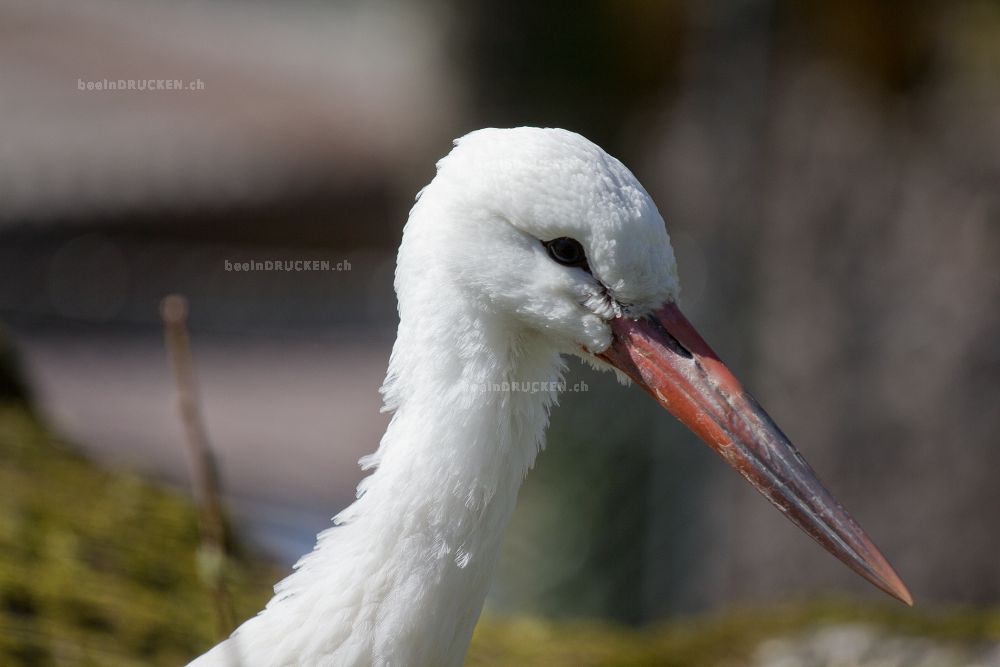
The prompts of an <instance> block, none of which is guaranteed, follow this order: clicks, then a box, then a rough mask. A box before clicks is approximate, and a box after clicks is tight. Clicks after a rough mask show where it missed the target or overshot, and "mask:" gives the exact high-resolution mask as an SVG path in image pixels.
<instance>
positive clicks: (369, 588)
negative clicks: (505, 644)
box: [192, 128, 678, 667]
mask: <svg viewBox="0 0 1000 667" xmlns="http://www.w3.org/2000/svg"><path fill="white" fill-rule="evenodd" d="M563 236H568V237H572V238H574V239H576V240H578V241H579V242H580V243H581V244H582V245H583V247H584V248H585V250H586V253H587V258H588V262H589V266H590V268H591V271H592V275H591V274H588V273H587V272H585V271H584V270H582V269H580V268H571V267H566V266H562V265H560V264H558V263H557V262H555V261H553V260H552V259H551V258H550V257H549V256H548V255H547V253H546V250H545V248H544V246H543V245H542V241H547V240H551V239H553V238H557V237H563ZM395 287H396V294H397V296H398V299H399V319H400V322H399V330H398V336H397V339H396V343H395V345H394V347H393V350H392V356H391V358H390V361H389V370H388V373H387V375H386V379H385V383H384V384H383V386H382V395H383V397H384V403H385V410H389V411H393V413H394V414H393V417H392V420H391V423H390V425H389V428H388V430H387V431H386V433H385V435H384V436H383V438H382V441H381V443H380V445H379V448H378V451H376V452H375V453H374V454H372V455H370V456H367V457H365V458H364V459H362V467H364V468H365V469H369V468H374V469H375V471H374V472H373V473H372V474H371V475H370V476H369V477H367V478H366V479H365V480H364V481H363V482H362V483H361V485H360V486H359V488H358V499H357V501H355V502H354V504H352V505H351V506H350V507H348V508H347V509H345V510H344V511H343V512H341V513H340V514H339V515H338V516H337V517H336V519H335V523H336V524H337V525H336V526H335V527H332V528H330V529H328V530H326V531H324V532H322V533H320V535H319V537H318V539H317V543H316V547H315V549H314V551H313V552H312V553H310V554H308V555H307V556H305V557H304V558H302V560H301V561H299V563H298V564H297V566H296V571H295V572H294V573H293V574H292V575H291V576H289V577H288V578H287V579H285V580H284V581H282V582H281V583H279V584H278V585H277V587H276V588H275V596H274V598H273V599H272V600H271V602H270V603H269V604H268V605H267V607H266V608H265V609H264V610H263V611H262V612H261V613H260V614H259V615H258V616H256V617H254V618H252V619H250V620H249V621H247V622H246V623H244V624H243V625H242V626H241V627H240V628H239V629H238V630H237V631H236V632H235V633H234V634H233V636H232V637H231V638H230V639H229V640H227V641H226V642H223V643H222V644H220V645H219V646H217V647H216V648H215V649H213V650H212V651H211V652H209V653H207V654H206V655H205V656H202V657H201V658H200V659H198V660H195V661H194V662H193V663H192V665H195V666H197V667H209V666H216V665H218V666H222V665H241V666H244V667H258V666H260V667H279V666H286V665H287V666H291V665H296V666H303V667H308V666H313V665H336V666H362V665H364V666H368V665H384V666H389V665H392V666H398V667H420V666H433V667H444V666H449V665H460V664H461V663H462V661H463V659H464V656H465V653H466V651H467V648H468V645H469V641H470V639H471V637H472V631H473V628H474V627H475V625H476V621H477V619H478V617H479V613H480V610H481V609H482V605H483V602H484V600H485V597H486V593H487V590H488V588H489V584H490V579H491V577H492V574H493V570H494V567H495V565H496V558H497V554H498V553H499V550H500V541H501V539H502V536H503V532H504V529H505V527H506V525H507V522H508V520H509V519H510V515H511V512H512V511H513V510H514V505H515V503H516V500H517V493H518V489H519V487H520V485H521V482H522V480H523V478H524V476H525V474H526V473H527V471H528V470H529V469H530V468H531V467H532V465H533V463H534V461H535V456H536V455H537V453H538V452H539V450H540V449H541V448H542V447H543V446H544V433H545V427H546V425H547V423H548V412H549V408H550V406H552V405H553V403H554V402H555V400H556V393H555V391H554V389H553V388H554V386H555V383H556V382H557V381H559V380H560V379H561V374H562V372H563V363H562V361H561V358H560V355H561V354H564V353H568V354H576V355H579V356H580V357H581V358H583V359H585V360H586V361H587V362H588V363H591V364H594V365H596V366H599V367H602V368H604V369H607V368H608V366H607V365H606V364H604V363H603V362H600V361H599V360H598V359H597V358H596V357H594V356H593V354H591V353H590V352H594V353H599V352H601V351H603V350H604V349H605V348H606V347H607V346H608V345H609V344H610V342H611V333H610V329H609V327H608V325H607V320H608V319H610V318H612V317H615V316H618V315H620V314H621V313H622V312H623V311H625V312H627V313H628V314H631V315H637V314H640V313H642V312H645V311H648V310H651V309H653V308H655V307H657V306H659V305H660V304H662V303H663V302H665V301H667V300H669V299H676V297H677V292H678V282H677V274H676V268H675V264H674V256H673V252H672V250H671V248H670V242H669V239H668V237H667V232H666V229H665V226H664V223H663V220H662V218H661V217H660V215H659V213H658V212H657V210H656V207H655V205H654V204H653V202H652V200H651V199H650V198H649V196H648V195H647V194H646V191H645V190H644V189H643V188H642V186H641V185H640V184H639V183H638V181H637V180H636V179H635V177H634V176H633V175H632V174H631V173H630V172H629V171H628V169H626V168H625V167H624V166H623V165H622V164H621V163H620V162H618V161H617V160H615V159H614V158H612V157H610V156H609V155H607V154H606V153H605V152H604V151H602V150H601V149H600V148H598V147H597V146H595V145H594V144H592V143H590V142H589V141H587V140H586V139H584V138H583V137H581V136H579V135H577V134H573V133H571V132H567V131H564V130H555V129H537V128H517V129H508V130H499V129H487V130H480V131H478V132H473V133H472V134H469V135H467V136H465V137H463V138H462V139H459V140H458V141H456V144H455V148H454V150H453V151H452V152H451V153H450V154H449V155H448V156H447V157H446V158H444V159H443V160H441V161H440V162H439V163H438V173H437V176H436V177H435V178H434V180H433V181H432V182H431V183H430V184H429V185H428V186H427V187H426V188H424V189H423V190H422V191H421V194H420V196H419V198H418V200H417V203H416V204H415V205H414V207H413V209H412V211H411V212H410V217H409V220H408V222H407V224H406V228H405V230H404V232H403V241H402V244H401V246H400V248H399V255H398V262H397V271H396V281H395ZM588 351H590V352H588ZM514 382H518V383H524V382H528V383H531V382H535V383H538V382H544V383H551V384H546V385H544V388H545V389H546V390H545V391H540V392H537V393H536V392H524V391H504V390H503V388H504V387H505V386H507V387H509V386H511V384H512V383H514ZM504 383H507V385H504ZM534 386H539V385H537V384H536V385H534ZM497 388H499V389H500V390H499V391H497V390H495V389H497Z"/></svg>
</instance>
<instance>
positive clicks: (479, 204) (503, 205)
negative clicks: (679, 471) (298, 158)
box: [397, 127, 912, 604]
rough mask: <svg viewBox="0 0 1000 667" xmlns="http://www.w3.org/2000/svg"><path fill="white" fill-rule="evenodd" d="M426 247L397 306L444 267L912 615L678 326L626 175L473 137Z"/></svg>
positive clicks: (879, 565) (649, 211)
mask: <svg viewBox="0 0 1000 667" xmlns="http://www.w3.org/2000/svg"><path fill="white" fill-rule="evenodd" d="M418 210H419V212H420V215H416V213H417V211H418ZM417 220H419V230H417V229H412V228H411V225H414V223H415V221H417ZM407 237H408V238H407ZM414 246H421V247H422V249H423V250H425V252H422V253H417V252H404V251H403V250H401V252H400V260H399V261H400V265H399V271H398V272H397V291H398V292H399V295H400V306H401V309H402V308H404V307H405V306H404V302H405V291H406V289H407V285H406V284H405V282H406V281H405V280H402V278H403V277H405V276H415V275H416V274H417V272H419V271H426V270H429V267H426V266H418V265H416V263H415V262H416V260H415V259H414V258H415V257H422V258H423V261H426V260H427V259H428V257H433V261H434V262H435V265H436V266H435V268H436V269H437V270H439V271H441V272H442V275H446V276H448V278H449V280H450V282H451V283H452V285H453V286H454V287H455V288H456V289H458V290H461V291H463V292H464V293H466V294H467V295H468V297H469V299H468V300H469V302H471V303H474V304H477V305H478V307H481V308H483V309H485V310H488V311H491V312H493V313H498V314H499V315H501V316H502V317H501V319H502V320H503V321H505V322H509V323H511V325H512V326H514V327H516V328H519V329H521V330H528V331H531V332H533V333H535V334H537V335H539V336H541V337H542V338H544V339H545V340H547V341H548V342H550V343H551V344H552V345H553V346H555V347H556V349H558V350H560V351H562V352H567V353H572V354H576V355H578V356H580V357H581V358H583V359H585V360H587V361H590V362H596V363H597V364H599V365H606V366H610V367H613V368H615V369H617V370H618V371H619V372H620V373H623V374H625V375H627V376H628V377H630V378H631V379H632V380H633V381H634V382H635V383H636V384H638V385H640V386H641V387H643V388H644V389H645V390H646V391H648V392H649V393H650V394H651V395H652V396H653V398H655V399H656V400H657V401H658V402H659V403H660V404H661V405H662V406H663V407H665V408H666V409H667V410H669V411H670V412H671V413H673V414H674V415H675V416H676V417H677V418H678V419H679V420H680V421H681V422H682V423H684V424H685V425H686V426H687V427H688V428H690V429H691V430H692V431H694V432H695V433H696V434H697V435H698V436H699V437H700V438H701V439H702V440H703V441H704V442H705V443H706V444H708V445H709V446H710V447H711V448H712V449H713V450H715V451H716V452H717V453H718V454H719V455H720V456H722V458H723V459H725V460H726V461H727V462H728V463H729V464H730V465H731V466H732V467H734V468H735V469H736V470H738V471H739V472H740V473H741V474H742V475H743V476H744V477H745V478H746V479H747V480H748V481H749V482H750V483H751V484H752V485H753V486H754V487H755V488H756V489H757V490H758V491H759V492H760V493H762V494H763V495H764V496H765V497H766V498H767V499H768V500H769V501H770V502H771V503H772V504H774V505H775V506H776V507H777V508H778V509H779V510H780V511H781V512H782V513H783V514H785V516H787V517H788V518H789V519H790V520H791V521H792V522H793V523H795V524H796V525H797V526H799V528H801V529H802V530H804V531H805V532H806V533H808V534H809V535H810V536H811V537H813V538H814V539H815V540H816V541H817V542H819V543H820V544H821V545H822V546H823V547H824V548H826V549H827V550H828V551H830V552H831V553H832V554H833V555H835V556H836V557H837V558H839V559H840V560H842V561H843V562H844V563H846V564H847V565H848V566H849V567H851V568H852V569H854V570H855V571H856V572H858V573H859V574H860V575H861V576H863V577H864V578H866V579H868V580H869V581H870V582H872V583H873V584H874V585H875V586H877V587H879V588H880V589H882V590H884V591H886V592H887V593H889V594H890V595H892V596H894V597H896V598H898V599H900V600H902V601H903V602H906V603H907V604H912V600H911V598H910V594H909V592H908V591H907V589H906V586H905V585H904V584H903V582H902V581H901V580H900V579H899V577H898V576H897V575H896V573H895V571H894V570H893V569H892V567H891V566H890V565H889V563H888V562H887V561H886V559H885V558H884V557H883V556H882V554H881V553H880V552H879V550H878V549H877V548H876V547H875V545H874V544H873V543H872V541H871V540H870V539H869V538H868V536H867V535H866V534H865V532H864V531H863V530H862V529H861V527H860V526H859V525H858V524H857V523H856V522H855V521H854V519H852V518H851V516H850V515H849V514H848V513H847V512H846V511H845V510H844V509H843V507H841V505H840V504H839V503H838V502H837V501H836V499H834V498H833V496H832V495H830V493H829V492H828V491H827V490H826V489H825V488H824V487H823V486H822V484H821V483H820V482H819V480H818V479H817V478H816V475H815V474H814V473H813V471H812V469H811V468H810V467H809V465H808V464H807V463H806V462H805V460H804V459H803V458H802V456H801V455H800V454H799V453H798V452H797V451H796V450H795V448H794V447H793V446H792V444H791V442H789V440H788V438H787V437H786V436H785V435H784V433H782V432H781V430H780V429H779V428H778V426H777V425H776V424H775V423H774V421H773V420H772V419H771V418H770V417H769V416H768V415H767V413H766V412H764V410H763V409H762V408H761V407H760V406H759V405H758V404H757V402H756V401H755V400H754V399H753V397H752V396H750V395H749V394H748V393H747V392H746V390H744V388H743V387H742V385H741V384H740V382H739V381H738V380H737V379H736V377H735V376H734V375H733V373H732V372H731V371H730V370H729V369H728V368H727V367H726V365H725V364H723V363H722V361H721V360H720V359H719V357H718V356H717V355H716V354H715V352H713V351H712V349H711V348H710V347H709V346H708V345H707V344H706V343H705V341H704V340H703V339H702V338H701V336H699V335H698V333H697V331H696V330H695V329H694V327H693V326H692V325H691V324H690V323H689V322H688V320H687V319H686V318H685V317H684V315H683V314H682V313H681V311H680V309H679V308H678V306H677V299H678V293H679V285H678V279H677V266H676V262H675V260H674V253H673V250H672V249H671V247H670V239H669V237H668V235H667V231H666V227H665V225H664V222H663V218H662V217H660V214H659V212H658V211H657V209H656V206H655V205H654V203H653V201H652V200H651V198H650V197H649V195H648V194H647V193H646V191H645V190H644V189H643V187H642V185H640V184H639V182H638V181H637V180H636V178H635V176H633V175H632V173H631V172H630V171H629V170H628V169H627V168H626V167H625V166H624V165H622V163H621V162H619V161H618V160H616V159H615V158H613V157H611V156H609V155H608V154H607V153H605V152H604V151H603V150H601V149H600V148H599V147H598V146H596V145H594V144H593V143H591V142H590V141H588V140H586V139H585V138H583V137H581V136H580V135H578V134H574V133H572V132H567V131H565V130H556V129H538V128H527V127H523V128H516V129H506V130H501V129H486V130H479V131H477V132H473V133H471V134H469V135H466V136H465V137H463V138H462V139H459V140H458V141H457V142H456V146H455V149H454V150H453V151H452V152H451V153H450V154H449V155H448V156H447V157H446V158H444V159H443V160H441V162H440V163H439V164H438V175H437V177H436V178H435V179H434V181H433V182H432V183H431V184H430V185H429V186H428V188H426V189H425V192H424V195H423V197H422V198H421V199H420V201H418V204H417V206H416V207H415V210H414V215H411V219H410V223H409V224H408V225H407V230H406V233H405V235H404V246H403V248H404V249H407V248H413V247H414ZM432 249H433V250H432Z"/></svg>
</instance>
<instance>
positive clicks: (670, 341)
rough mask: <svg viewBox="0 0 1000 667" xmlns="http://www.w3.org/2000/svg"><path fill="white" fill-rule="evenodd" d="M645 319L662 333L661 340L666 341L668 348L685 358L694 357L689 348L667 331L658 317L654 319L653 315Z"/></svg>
mask: <svg viewBox="0 0 1000 667" xmlns="http://www.w3.org/2000/svg"><path fill="white" fill-rule="evenodd" d="M647 319H648V320H649V322H650V324H652V325H653V327H654V328H656V329H657V330H658V331H659V332H660V333H661V334H662V335H663V340H665V341H666V342H667V346H668V347H669V348H670V351H671V352H673V353H675V354H678V355H680V356H682V357H684V358H685V359H693V358H694V355H693V354H691V350H689V349H687V348H686V347H684V345H682V344H681V342H680V341H679V340H677V339H676V338H675V337H674V335H673V334H672V333H670V332H669V331H667V328H666V327H664V326H663V324H662V323H661V322H660V321H659V320H658V319H656V318H655V317H650V318H647Z"/></svg>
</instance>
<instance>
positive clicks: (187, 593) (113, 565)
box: [0, 403, 277, 667]
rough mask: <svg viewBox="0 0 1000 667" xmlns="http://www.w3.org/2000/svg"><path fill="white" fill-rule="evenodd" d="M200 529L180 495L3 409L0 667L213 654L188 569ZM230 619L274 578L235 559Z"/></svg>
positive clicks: (17, 407) (203, 602)
mask: <svg viewBox="0 0 1000 667" xmlns="http://www.w3.org/2000/svg"><path fill="white" fill-rule="evenodd" d="M197 546H198V525H197V518H196V515H195V513H194V511H193V508H192V506H191V504H190V502H189V501H188V500H187V499H186V498H185V497H184V496H182V495H181V494H179V493H177V492H175V491H172V490H169V489H166V488H164V487H162V486H159V485H156V484H152V483H149V482H146V481H143V480H141V479H139V478H137V477H135V476H134V475H131V474H123V473H114V472H110V471H107V470H102V469H100V468H99V467H97V466H95V465H94V464H92V463H90V462H89V461H87V460H86V459H84V458H83V457H82V456H80V455H79V454H78V453H77V452H76V451H75V450H73V449H72V448H71V447H69V446H67V445H65V444H63V443H62V442H60V441H59V439H58V438H56V437H53V435H52V434H51V433H50V432H49V431H48V430H46V428H45V427H44V426H43V425H42V424H40V422H39V421H38V420H37V419H36V418H35V417H33V416H32V414H31V412H30V411H29V410H28V409H27V408H26V407H25V406H24V404H23V403H7V404H0V665H4V667H13V666H16V665H49V664H58V665H100V666H102V667H105V666H107V667H111V666H115V665H177V664H183V663H184V662H185V660H186V659H187V658H190V657H191V656H192V655H194V654H196V653H197V652H198V651H200V650H203V649H204V648H206V647H208V646H210V645H211V644H212V643H213V641H214V639H215V637H214V624H213V617H212V615H211V607H210V604H209V602H210V598H209V596H208V594H207V593H206V589H205V586H203V585H202V583H201V581H200V579H199V576H198V573H197V570H196V565H195V560H196V558H195V554H196V553H197ZM227 575H228V576H229V577H231V579H232V585H231V589H232V591H233V593H234V597H235V600H234V603H235V606H236V609H237V614H238V615H239V616H240V617H241V618H243V617H246V616H249V615H250V614H252V613H254V612H255V611H256V610H258V609H259V608H260V606H261V605H262V603H263V602H265V601H266V600H267V598H268V596H269V594H270V585H271V583H273V581H274V580H275V578H276V576H277V574H276V571H275V570H274V569H273V568H270V567H269V566H268V565H266V564H265V563H263V562H262V561H257V562H253V561H251V559H249V558H248V557H247V556H245V555H242V556H241V555H237V556H236V557H234V558H233V559H232V562H231V564H230V566H229V567H228V568H227Z"/></svg>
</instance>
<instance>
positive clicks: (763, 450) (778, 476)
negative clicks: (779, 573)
mask: <svg viewBox="0 0 1000 667" xmlns="http://www.w3.org/2000/svg"><path fill="white" fill-rule="evenodd" d="M611 329H612V331H613V333H614V342H613V343H612V344H611V347H609V348H608V349H607V350H605V351H604V352H603V353H602V354H600V355H599V356H600V357H601V358H602V359H604V360H605V361H607V362H609V363H610V364H612V365H613V366H615V367H616V368H618V369H619V370H621V371H622V372H624V373H625V374H627V375H628V376H629V377H631V378H632V380H633V381H634V382H636V383H637V384H639V385H641V386H642V387H643V388H644V389H646V391H648V392H649V393H650V394H652V395H653V397H654V398H656V400H657V401H658V402H659V403H660V405H662V406H663V407H665V408H666V409H667V410H669V411H670V412H671V413H672V414H673V415H674V416H675V417H677V418H678V419H679V420H680V421H681V422H682V423H683V424H684V425H685V426H687V427H688V428H689V429H691V430H692V431H694V432H695V433H696V434H697V435H698V437H700V438H701V439H702V440H704V441H705V443H706V444H708V446H709V447H711V448H712V449H714V450H715V451H716V452H717V453H718V454H719V455H720V456H722V458H723V459H725V460H726V462H727V463H729V465H731V466H732V467H734V468H735V469H736V470H738V471H739V473H740V474H741V475H743V476H744V477H745V478H746V479H747V481H749V482H750V483H751V484H752V485H753V486H754V488H755V489H757V490H758V491H759V492H760V493H762V494H763V495H764V497H766V498H767V499H768V500H770V501H771V503H772V504H773V505H774V506H775V507H777V508H778V509H779V510H780V511H781V512H782V514H784V515H785V516H787V517H788V518H789V519H790V520H791V521H792V523H794V524H795V525H796V526H798V527H799V528H801V529H802V530H804V531H805V532H806V533H807V534H809V535H810V536H811V537H812V538H813V539H814V540H816V541H817V542H819V543H820V544H821V545H823V548H825V549H826V550H827V551H829V552H830V553H832V554H833V555H834V556H836V557H837V558H839V559H840V560H842V561H843V562H844V563H845V564H846V565H847V566H848V567H850V568H851V569H852V570H854V571H855V572H857V573H858V574H860V575H861V576H862V577H864V578H865V579H867V580H868V581H870V582H871V583H872V584H874V585H875V586H877V587H878V588H880V589H882V590H883V591H885V592H886V593H888V594H889V595H891V596H893V597H895V598H896V599H898V600H900V601H902V602H905V603H906V604H908V605H910V606H912V605H913V598H912V597H911V596H910V592H909V591H908V590H907V589H906V585H905V584H904V583H903V582H902V580H900V578H899V575H897V574H896V572H895V570H893V569H892V566H891V565H890V564H889V562H888V561H887V560H886V559H885V557H884V556H883V555H882V554H881V552H879V550H878V548H877V547H876V546H875V544H874V543H873V542H872V541H871V539H870V538H869V537H868V535H866V534H865V532H864V531H863V530H862V529H861V526H859V525H858V524H857V522H856V521H855V520H854V519H853V518H852V517H851V515H850V514H848V513H847V511H846V510H845V509H844V508H843V507H842V506H841V505H840V503H839V502H837V500H836V499H835V498H834V497H833V496H832V495H831V494H830V492H829V491H827V490H826V489H825V488H824V487H823V485H822V483H820V481H819V479H817V477H816V474H815V473H814V472H813V471H812V468H810V467H809V464H808V463H806V461H805V459H803V458H802V455H801V454H799V452H798V451H797V450H796V449H795V447H794V446H793V445H792V443H791V442H789V440H788V438H787V437H786V436H785V434H784V433H782V432H781V429H779V428H778V426H777V424H775V423H774V421H773V420H772V419H771V417H770V416H769V415H768V414H767V413H766V412H764V409H763V408H761V407H760V405H758V403H757V401H756V400H754V398H753V397H752V396H751V395H750V394H749V393H747V392H746V390H744V389H743V386H742V385H741V384H740V382H739V380H737V379H736V377H735V376H734V375H733V374H732V372H731V371H730V370H729V369H728V368H727V367H726V365H725V364H723V363H722V362H721V361H720V360H719V357H718V356H717V355H716V354H715V352H713V351H712V348H710V347H709V346H708V344H707V343H706V342H705V341H704V340H703V339H702V337H701V336H700V335H698V332H697V331H696V330H695V329H694V327H693V326H691V323H690V322H688V320H687V318H685V317H684V314H683V313H681V311H680V309H679V308H678V307H677V305H676V304H673V303H668V304H667V305H666V306H664V307H662V308H661V309H660V310H658V311H657V312H655V313H652V314H651V315H648V316H646V317H644V318H641V319H636V320H633V319H629V318H626V317H620V318H617V319H615V320H613V321H612V322H611Z"/></svg>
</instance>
